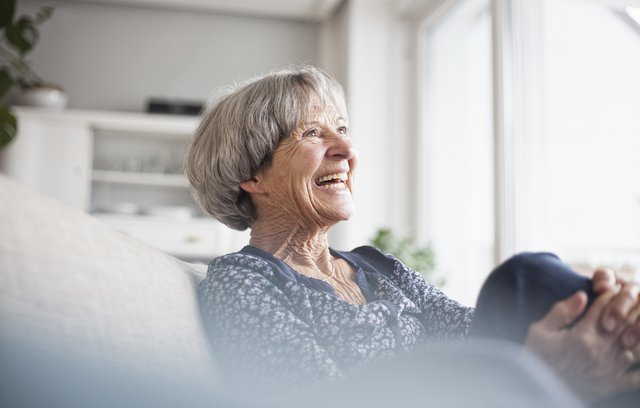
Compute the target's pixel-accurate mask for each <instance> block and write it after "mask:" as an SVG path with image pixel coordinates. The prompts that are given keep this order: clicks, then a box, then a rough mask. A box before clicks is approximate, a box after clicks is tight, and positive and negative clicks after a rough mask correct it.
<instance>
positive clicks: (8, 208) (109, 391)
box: [0, 175, 582, 408]
mask: <svg viewBox="0 0 640 408" xmlns="http://www.w3.org/2000/svg"><path fill="white" fill-rule="evenodd" d="M205 274H206V266H205V265H193V264H186V263H184V262H181V261H179V260H178V259H176V258H173V257H171V256H168V255H166V254H164V253H161V252H159V251H157V250H155V249H153V248H151V247H149V246H147V245H145V244H143V243H141V242H139V241H137V240H135V239H134V238H131V237H129V236H127V235H124V234H121V233H119V232H116V231H113V230H111V229H109V228H108V227H107V226H105V225H104V224H102V223H101V222H100V221H98V220H96V219H94V218H92V217H91V216H89V215H87V214H84V213H81V212H79V211H77V210H73V209H71V208H68V207H66V206H64V205H62V204H60V203H58V202H56V201H53V200H51V199H48V198H45V197H42V196H40V195H38V194H36V193H33V192H31V191H29V190H28V189H26V188H24V187H23V186H21V185H19V184H18V183H17V182H15V181H13V180H11V179H9V178H7V177H5V176H2V175H0V406H2V407H13V408H17V407H29V408H31V407H40V406H46V407H66V408H69V407H102V406H104V407H115V406H117V407H127V406H131V407H146V406H149V407H154V408H155V407H163V406H166V407H197V406H206V407H251V408H261V407H279V408H283V407H301V406H304V407H332V408H334V407H350V408H352V407H360V406H367V407H389V406H400V405H401V406H403V407H412V406H416V407H418V406H425V401H429V403H430V404H427V405H431V404H433V406H436V405H443V406H449V407H463V406H473V407H510V408H511V407H520V406H522V407H536V406H547V407H552V406H558V407H565V408H567V407H579V406H582V405H581V404H580V403H579V402H578V401H577V400H576V399H575V398H574V397H573V396H572V395H571V394H570V393H569V392H567V391H566V389H565V388H564V387H563V386H562V384H561V382H560V381H558V380H557V379H556V378H555V377H554V376H553V374H552V373H550V372H549V370H547V369H546V367H544V366H543V364H541V363H540V362H539V361H538V360H537V359H535V357H532V356H530V355H528V354H526V353H524V354H523V353H522V352H521V351H520V350H519V349H517V348H515V347H512V346H510V345H506V344H480V345H476V346H474V347H466V348H464V349H460V348H459V347H456V346H452V345H435V346H433V347H431V348H430V349H428V350H426V349H425V350H419V351H417V352H415V353H413V354H411V355H407V356H400V357H399V358H398V359H396V360H394V361H387V362H381V363H379V364H378V365H375V364H374V365H373V366H372V367H370V368H367V369H366V370H363V371H362V372H360V373H359V374H358V375H352V376H351V377H350V378H348V379H346V380H344V381H341V382H337V383H334V384H330V385H319V386H318V387H317V388H312V389H309V390H304V391H301V392H300V393H293V394H292V395H289V396H287V397H286V398H277V399H276V398H273V399H268V400H267V399H266V398H263V397H262V396H259V395H253V393H252V390H250V389H248V390H244V391H242V392H237V390H236V392H234V393H229V392H227V391H226V389H225V386H224V373H221V371H220V369H219V368H218V366H217V364H216V359H215V355H213V353H212V351H211V349H210V346H209V343H208V341H207V335H206V333H205V329H204V327H203V325H202V322H201V319H200V313H199V309H198V302H197V294H196V288H197V284H198V282H199V281H200V280H201V279H203V277H204V276H205ZM460 390H464V392H460Z"/></svg>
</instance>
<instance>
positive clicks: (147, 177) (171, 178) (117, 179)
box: [92, 170, 189, 187]
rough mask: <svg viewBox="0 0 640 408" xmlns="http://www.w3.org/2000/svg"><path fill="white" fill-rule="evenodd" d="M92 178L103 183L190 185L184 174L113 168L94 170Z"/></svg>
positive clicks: (162, 185) (163, 185)
mask: <svg viewBox="0 0 640 408" xmlns="http://www.w3.org/2000/svg"><path fill="white" fill-rule="evenodd" d="M92 180H93V181H94V182H102V183H116V184H130V185H145V186H159V187H189V180H188V179H187V177H186V176H185V175H183V174H164V173H135V172H127V171H113V170H93V175H92Z"/></svg>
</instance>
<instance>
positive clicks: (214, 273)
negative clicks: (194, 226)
mask: <svg viewBox="0 0 640 408" xmlns="http://www.w3.org/2000/svg"><path fill="white" fill-rule="evenodd" d="M265 268H269V266H268V265H267V266H265V265H264V263H261V262H260V260H258V259H255V258H252V257H246V256H233V255H230V256H225V257H221V258H217V259H216V260H214V261H213V262H212V263H211V265H210V266H209V271H208V274H207V277H206V278H205V279H204V280H203V281H202V283H201V284H200V286H199V288H198V292H199V299H200V308H201V311H202V315H203V320H204V324H205V327H206V329H207V333H208V335H209V338H210V340H211V342H212V346H213V348H214V350H215V352H216V357H217V359H218V360H219V363H220V364H221V365H222V368H223V369H224V371H225V375H229V376H230V377H231V379H232V381H233V380H234V379H242V381H243V382H244V381H250V382H252V383H253V385H254V386H257V387H260V386H263V387H268V388H273V387H278V386H279V385H281V386H284V387H295V386H297V385H301V384H307V383H311V382H315V381H317V380H326V379H331V378H338V377H342V375H343V374H342V371H341V369H340V368H339V367H338V365H337V363H336V362H335V361H334V360H332V358H331V357H330V356H329V355H328V353H327V352H326V350H325V349H324V348H323V347H322V346H321V345H320V344H319V343H318V342H317V341H316V339H315V336H314V330H313V327H312V325H311V324H310V323H309V322H307V321H305V320H304V319H302V318H300V317H299V316H298V315H297V314H296V310H295V307H294V306H293V304H292V303H291V301H290V299H288V297H287V296H286V295H285V294H284V293H283V292H282V290H280V288H279V287H278V285H277V284H276V283H275V282H273V281H271V280H270V276H269V273H268V270H267V271H266V272H265ZM283 391H284V390H283Z"/></svg>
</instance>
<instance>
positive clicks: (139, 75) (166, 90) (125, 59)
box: [18, 0, 318, 111]
mask: <svg viewBox="0 0 640 408" xmlns="http://www.w3.org/2000/svg"><path fill="white" fill-rule="evenodd" d="M42 4H48V5H53V6H54V7H55V12H54V15H53V17H52V18H51V19H50V20H49V21H47V22H45V23H44V24H43V25H42V26H41V40H40V43H39V44H38V45H37V47H36V49H35V50H34V52H33V53H32V54H30V57H31V59H32V60H33V67H34V69H35V70H36V72H37V73H39V74H40V75H41V76H42V77H43V79H45V80H47V81H50V82H55V83H58V84H60V85H61V86H63V87H64V88H65V89H66V91H67V92H68V94H69V96H70V102H69V107H70V108H82V109H85V108H91V109H109V110H111V109H116V110H131V111H142V110H144V109H145V106H146V99H147V98H148V97H149V96H161V97H171V98H186V99H206V98H207V97H209V96H210V94H211V93H212V91H213V90H214V89H216V88H217V87H220V86H224V85H227V84H229V83H231V82H232V81H234V80H241V79H245V78H247V77H251V76H253V75H256V74H258V73H261V72H264V71H269V70H272V69H274V68H279V67H283V66H287V65H289V64H296V63H317V55H318V47H317V43H318V42H317V37H318V25H317V24H316V23H311V22H304V21H293V20H284V19H275V18H261V17H246V16H237V15H230V14H216V13H206V12H191V11H174V10H166V9H151V8H138V7H122V6H112V5H99V4H83V3H74V2H64V1H49V2H46V3H44V2H41V1H31V0H20V1H19V2H18V12H31V13H33V12H35V11H36V10H37V9H38V8H39V6H40V5H42Z"/></svg>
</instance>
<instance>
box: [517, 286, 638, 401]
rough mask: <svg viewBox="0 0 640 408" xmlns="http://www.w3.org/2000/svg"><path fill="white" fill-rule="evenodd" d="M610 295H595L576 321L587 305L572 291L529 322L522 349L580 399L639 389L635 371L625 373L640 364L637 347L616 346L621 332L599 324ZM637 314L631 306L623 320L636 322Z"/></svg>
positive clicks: (609, 292) (578, 293)
mask: <svg viewBox="0 0 640 408" xmlns="http://www.w3.org/2000/svg"><path fill="white" fill-rule="evenodd" d="M615 296H616V294H615V292H613V291H606V292H605V293H603V294H601V295H599V296H598V297H597V298H596V299H595V301H594V302H593V304H592V305H591V306H590V307H589V309H588V310H587V312H586V313H585V315H584V316H583V317H582V318H581V319H580V320H579V321H577V322H576V319H577V318H578V317H579V316H580V315H581V314H582V312H583V311H584V309H585V308H586V305H587V295H586V294H585V293H584V292H577V293H576V294H575V295H573V296H571V297H570V298H568V299H566V300H564V301H561V302H558V303H556V304H555V305H554V306H553V308H552V309H551V311H549V313H547V315H546V316H545V317H544V318H543V319H542V320H540V321H538V322H536V323H534V324H532V325H531V326H530V327H529V333H528V335H527V338H526V340H525V346H526V347H528V348H529V349H530V350H532V351H534V352H535V353H537V354H538V355H539V356H540V357H542V359H543V360H545V361H546V362H547V363H548V364H549V365H550V366H551V367H552V368H553V369H554V370H555V371H556V372H557V373H558V374H559V375H560V377H561V378H563V379H564V380H565V381H566V383H567V384H568V385H569V386H570V387H571V388H572V389H573V390H574V391H575V392H576V393H577V394H578V395H579V396H581V397H582V398H583V399H584V400H585V401H594V400H597V399H600V398H604V397H606V396H609V395H612V394H615V393H618V392H623V391H626V390H631V389H636V388H640V370H632V371H627V370H628V369H629V368H630V367H631V366H632V365H633V364H635V363H637V362H638V361H639V360H640V349H637V350H636V349H634V350H626V349H623V348H622V347H620V343H619V340H618V336H619V334H620V333H621V331H622V330H623V329H622V328H620V329H619V331H618V332H613V333H608V332H604V331H603V330H602V329H601V328H600V327H599V325H598V321H599V320H600V317H601V314H602V312H603V311H604V310H605V308H606V307H607V305H608V304H609V302H610V301H612V300H613V299H614V298H615ZM638 315H640V307H633V308H632V309H631V310H630V312H629V314H628V315H627V318H629V319H634V321H635V318H637V317H638ZM574 323H575V324H574Z"/></svg>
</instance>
